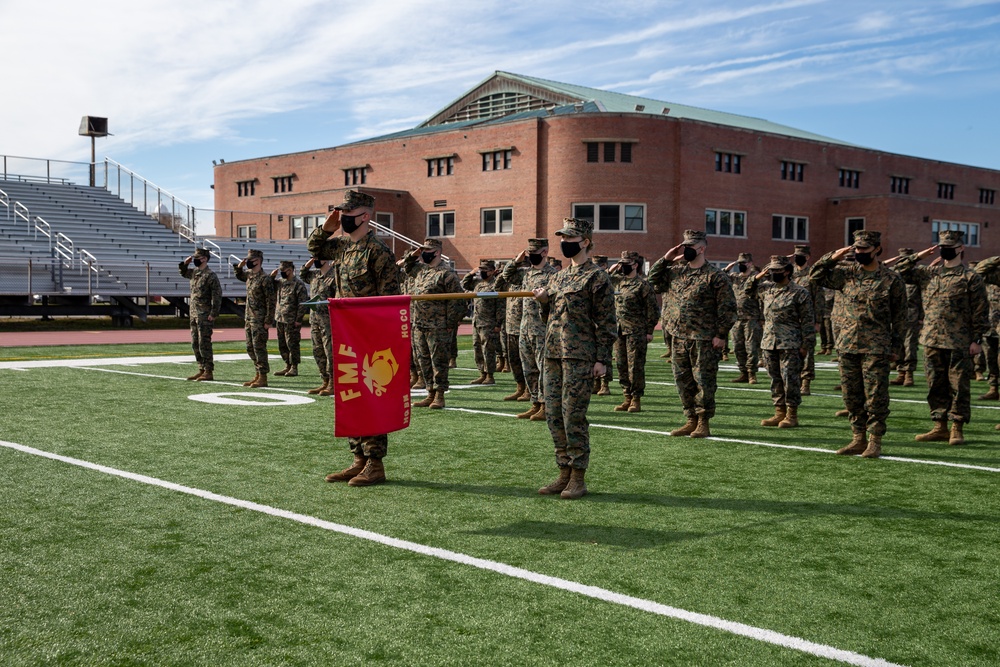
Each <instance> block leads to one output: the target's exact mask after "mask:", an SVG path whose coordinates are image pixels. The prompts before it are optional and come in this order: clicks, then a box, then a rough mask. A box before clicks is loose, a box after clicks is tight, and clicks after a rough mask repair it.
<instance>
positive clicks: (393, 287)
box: [372, 246, 401, 296]
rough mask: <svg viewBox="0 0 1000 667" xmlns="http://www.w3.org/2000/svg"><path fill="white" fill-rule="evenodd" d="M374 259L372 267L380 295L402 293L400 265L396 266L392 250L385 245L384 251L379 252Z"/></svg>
mask: <svg viewBox="0 0 1000 667" xmlns="http://www.w3.org/2000/svg"><path fill="white" fill-rule="evenodd" d="M374 259H375V261H374V262H373V263H374V266H373V267H372V269H374V271H375V281H376V282H377V283H378V295H379V296H394V295H397V294H400V293H401V292H400V291H399V267H398V266H396V261H395V257H393V255H392V251H391V250H389V248H387V247H385V246H383V251H382V252H379V253H378V254H377V255H376V256H375V258H374Z"/></svg>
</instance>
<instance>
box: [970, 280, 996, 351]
mask: <svg viewBox="0 0 1000 667" xmlns="http://www.w3.org/2000/svg"><path fill="white" fill-rule="evenodd" d="M969 305H970V306H971V307H972V313H971V315H972V318H971V319H972V340H973V341H975V342H980V341H981V340H982V338H983V336H985V335H986V334H987V333H989V331H990V329H991V327H990V300H989V295H987V294H986V283H985V282H983V277H982V276H981V275H979V274H978V273H975V272H972V273H969Z"/></svg>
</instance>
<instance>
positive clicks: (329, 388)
mask: <svg viewBox="0 0 1000 667" xmlns="http://www.w3.org/2000/svg"><path fill="white" fill-rule="evenodd" d="M319 395H320V396H333V376H332V375H331V376H330V377H329V378H327V380H326V386H325V387H323V388H322V389H321V390H320V392H319Z"/></svg>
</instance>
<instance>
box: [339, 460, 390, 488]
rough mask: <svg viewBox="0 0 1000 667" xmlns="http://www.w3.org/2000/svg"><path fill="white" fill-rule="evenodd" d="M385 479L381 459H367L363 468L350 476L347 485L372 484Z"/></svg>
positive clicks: (379, 482)
mask: <svg viewBox="0 0 1000 667" xmlns="http://www.w3.org/2000/svg"><path fill="white" fill-rule="evenodd" d="M384 481H385V468H384V467H383V466H382V459H371V458H370V459H368V463H366V464H365V469H364V470H362V471H361V472H360V473H358V474H357V475H355V476H354V477H352V478H351V480H350V481H349V482H348V483H347V486H372V485H373V484H381V483H382V482H384Z"/></svg>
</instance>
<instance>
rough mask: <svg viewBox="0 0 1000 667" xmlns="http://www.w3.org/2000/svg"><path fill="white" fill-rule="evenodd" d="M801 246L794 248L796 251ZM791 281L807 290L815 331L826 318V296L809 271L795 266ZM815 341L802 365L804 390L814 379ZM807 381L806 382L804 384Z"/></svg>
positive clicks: (804, 267)
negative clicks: (817, 323) (818, 324)
mask: <svg viewBox="0 0 1000 667" xmlns="http://www.w3.org/2000/svg"><path fill="white" fill-rule="evenodd" d="M800 247H803V246H796V249H798V248H800ZM792 280H793V281H794V282H795V283H796V284H797V285H801V286H802V287H805V288H806V289H807V290H809V297H810V298H811V299H812V306H813V308H812V310H813V316H814V317H815V322H813V330H814V331H815V328H816V322H821V321H822V320H823V318H824V317H826V295H825V294H824V293H823V288H822V287H821V286H819V285H816V284H814V283H813V279H812V277H811V276H810V271H809V269H808V268H807V267H806V266H805V265H803V266H796V267H795V273H794V274H793V275H792ZM815 347H816V345H815V339H814V342H813V347H810V348H809V349H808V350H807V351H806V358H805V359H804V360H803V363H802V376H801V380H802V384H803V388H804V389H807V390H808V389H809V383H811V382H812V381H813V380H815V379H816V350H815ZM807 380H808V382H806V381H807Z"/></svg>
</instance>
